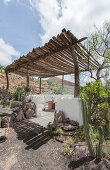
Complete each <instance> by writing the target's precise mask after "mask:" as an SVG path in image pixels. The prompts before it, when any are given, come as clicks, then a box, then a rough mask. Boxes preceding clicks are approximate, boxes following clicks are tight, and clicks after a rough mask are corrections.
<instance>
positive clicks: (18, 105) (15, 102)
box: [10, 101, 21, 109]
mask: <svg viewBox="0 0 110 170" xmlns="http://www.w3.org/2000/svg"><path fill="white" fill-rule="evenodd" d="M20 104H21V103H20V102H19V101H12V102H11V105H10V108H11V109H13V108H16V107H20Z"/></svg>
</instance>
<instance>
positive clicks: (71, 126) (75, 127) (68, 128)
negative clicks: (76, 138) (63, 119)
mask: <svg viewBox="0 0 110 170" xmlns="http://www.w3.org/2000/svg"><path fill="white" fill-rule="evenodd" d="M62 129H63V130H65V131H73V130H76V129H78V127H77V126H73V125H68V126H63V127H62Z"/></svg>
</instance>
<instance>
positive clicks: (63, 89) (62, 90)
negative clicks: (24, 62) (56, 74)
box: [62, 75, 64, 94]
mask: <svg viewBox="0 0 110 170" xmlns="http://www.w3.org/2000/svg"><path fill="white" fill-rule="evenodd" d="M62 94H64V75H62Z"/></svg>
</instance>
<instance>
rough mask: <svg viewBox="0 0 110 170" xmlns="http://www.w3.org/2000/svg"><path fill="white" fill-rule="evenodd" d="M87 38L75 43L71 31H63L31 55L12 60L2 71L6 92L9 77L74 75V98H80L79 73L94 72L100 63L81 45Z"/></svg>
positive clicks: (34, 50)
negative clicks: (4, 73) (4, 76)
mask: <svg viewBox="0 0 110 170" xmlns="http://www.w3.org/2000/svg"><path fill="white" fill-rule="evenodd" d="M85 39H86V37H84V38H81V39H80V40H78V39H77V38H76V37H75V36H74V35H73V34H72V33H71V32H70V31H66V30H65V29H63V30H62V32H61V34H58V35H57V37H52V39H50V40H49V42H48V43H46V44H45V45H44V46H42V47H37V48H33V50H32V52H29V53H28V54H27V55H25V56H22V57H20V58H19V59H18V60H15V61H14V62H13V63H12V64H10V65H8V66H7V67H6V68H5V72H6V78H7V89H8V88H9V80H8V73H15V74H19V75H21V76H26V77H27V86H29V76H38V77H40V87H41V78H47V77H52V76H58V75H63V76H64V75H68V74H75V93H74V95H75V97H77V96H78V94H79V73H80V72H85V71H89V70H96V69H97V68H98V67H99V63H98V62H97V61H96V60H95V58H94V57H93V56H92V55H91V54H90V52H89V51H88V50H87V49H86V48H85V46H84V45H82V43H81V42H82V41H83V40H85Z"/></svg>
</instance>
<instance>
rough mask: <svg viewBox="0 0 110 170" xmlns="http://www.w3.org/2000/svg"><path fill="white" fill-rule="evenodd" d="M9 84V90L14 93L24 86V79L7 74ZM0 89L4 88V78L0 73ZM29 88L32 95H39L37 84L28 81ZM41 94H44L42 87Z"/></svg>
mask: <svg viewBox="0 0 110 170" xmlns="http://www.w3.org/2000/svg"><path fill="white" fill-rule="evenodd" d="M9 83H10V88H9V89H10V90H12V91H15V90H16V88H17V87H18V86H22V87H25V86H26V78H25V77H22V76H19V75H15V74H9ZM0 88H6V76H5V74H3V73H0ZM30 88H31V92H32V94H38V93H39V84H38V83H35V82H33V81H30ZM42 92H44V87H42Z"/></svg>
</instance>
